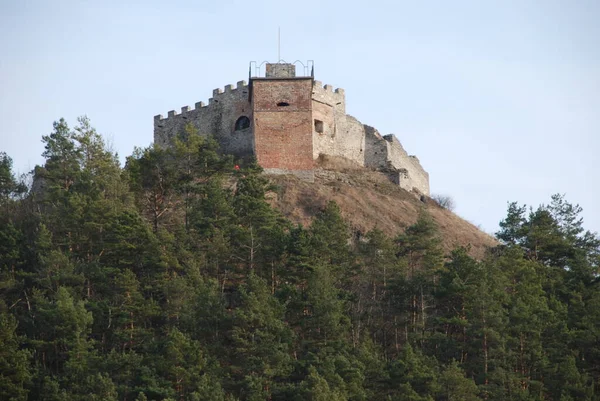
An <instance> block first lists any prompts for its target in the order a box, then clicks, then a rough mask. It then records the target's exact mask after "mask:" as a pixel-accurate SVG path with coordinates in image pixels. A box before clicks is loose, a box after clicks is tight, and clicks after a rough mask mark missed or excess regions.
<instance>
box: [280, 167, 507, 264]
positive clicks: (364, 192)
mask: <svg viewBox="0 0 600 401" xmlns="http://www.w3.org/2000/svg"><path fill="white" fill-rule="evenodd" d="M270 178H271V180H272V182H273V184H274V185H275V186H276V190H275V191H274V192H273V193H272V194H271V195H272V196H271V201H272V203H273V205H274V206H276V207H277V208H278V209H279V210H280V211H281V212H282V213H283V214H284V215H285V216H286V217H288V218H289V219H290V220H292V221H293V222H296V223H301V224H302V225H304V226H307V225H309V224H310V222H311V221H312V219H313V218H314V216H315V215H316V214H317V213H318V212H319V210H321V209H322V208H323V207H324V206H325V205H326V204H327V202H328V201H330V200H333V201H335V202H336V203H337V204H338V205H339V206H340V209H341V210H342V214H343V216H344V218H345V219H346V220H347V221H348V222H349V224H350V226H351V228H352V230H353V231H354V232H358V233H361V234H365V233H366V232H368V231H370V230H372V229H373V228H378V229H380V230H382V231H383V232H385V233H386V234H388V235H391V236H395V235H397V234H399V233H401V232H403V231H404V229H405V228H406V227H408V226H410V225H411V224H413V223H415V222H416V221H417V217H418V215H419V211H420V210H421V209H425V210H426V211H427V212H428V213H429V214H430V215H431V216H432V217H433V219H434V220H435V222H436V223H437V225H438V227H439V229H440V234H441V235H440V237H441V238H442V245H443V247H444V250H445V251H448V252H449V251H450V250H452V249H454V248H456V247H457V246H470V247H471V254H472V256H474V257H476V258H482V257H483V255H484V254H485V251H486V250H487V249H488V248H489V247H493V246H495V245H497V244H498V243H497V241H496V240H495V239H494V238H493V237H492V236H490V235H489V234H487V233H485V232H483V231H481V230H479V229H478V228H477V227H476V226H474V225H473V224H471V223H469V222H468V221H466V220H464V219H462V218H460V217H459V216H457V215H455V214H454V213H452V212H451V211H449V210H446V209H443V208H442V207H440V206H439V205H438V204H437V203H435V202H434V201H432V200H431V199H429V198H423V200H420V199H419V197H418V196H416V195H415V194H412V193H409V192H407V191H405V190H403V189H401V188H399V187H398V186H396V185H394V184H393V183H391V182H389V181H388V180H387V178H386V177H385V176H384V175H383V174H380V173H377V172H374V171H371V170H368V169H365V168H362V167H358V166H356V165H354V164H352V163H351V162H349V161H346V160H343V159H332V158H327V159H323V158H321V159H320V160H319V168H318V169H317V170H316V171H315V182H314V183H310V182H305V181H302V180H299V179H298V178H296V177H294V176H281V175H280V176H271V177H270Z"/></svg>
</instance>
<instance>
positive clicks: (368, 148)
mask: <svg viewBox="0 0 600 401" xmlns="http://www.w3.org/2000/svg"><path fill="white" fill-rule="evenodd" d="M365 134H366V138H365V160H366V166H367V167H371V168H375V169H379V170H382V171H385V172H386V174H388V176H389V177H390V179H391V180H392V181H393V182H395V183H396V184H398V185H400V187H401V188H404V189H406V190H407V191H413V190H416V191H418V192H419V193H422V194H424V195H427V196H429V174H428V173H427V172H426V171H425V170H424V169H423V167H422V166H421V163H420V162H419V159H417V157H416V156H411V155H409V154H408V153H407V152H406V150H404V147H403V146H402V144H401V143H400V141H399V140H398V138H396V137H395V136H394V135H385V136H381V134H380V133H379V132H378V131H377V130H376V129H375V128H373V127H370V126H368V125H365Z"/></svg>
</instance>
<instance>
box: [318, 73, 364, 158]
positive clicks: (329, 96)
mask: <svg viewBox="0 0 600 401" xmlns="http://www.w3.org/2000/svg"><path fill="white" fill-rule="evenodd" d="M312 108H313V120H314V121H313V143H314V145H313V157H314V158H315V159H316V158H318V157H319V155H320V154H326V155H332V156H339V157H345V158H346V159H349V160H352V161H354V162H356V163H358V164H359V165H361V166H364V163H365V157H364V141H365V132H364V128H363V125H362V123H361V122H360V121H358V120H357V119H355V118H354V117H352V116H349V115H347V114H346V98H345V93H344V90H343V89H339V88H338V89H336V90H335V91H334V90H333V87H332V86H331V85H325V86H323V85H322V84H321V82H319V81H314V83H313V90H312ZM320 122H322V123H323V124H322V129H321V124H320Z"/></svg>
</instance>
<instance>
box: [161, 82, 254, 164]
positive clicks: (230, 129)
mask: <svg viewBox="0 0 600 401" xmlns="http://www.w3.org/2000/svg"><path fill="white" fill-rule="evenodd" d="M241 116H246V117H248V118H249V119H250V121H252V108H251V106H250V102H249V87H248V85H247V84H246V82H245V81H240V82H238V83H237V87H235V88H234V87H233V86H232V85H227V86H225V89H224V90H223V89H220V88H219V89H215V90H214V91H213V97H212V98H210V99H209V100H208V104H205V103H204V102H198V103H196V105H195V107H194V108H193V109H191V108H190V107H188V106H185V107H182V108H181V113H177V112H176V111H174V110H171V111H169V114H168V116H167V118H163V116H162V115H157V116H154V143H155V144H157V145H159V146H163V147H164V146H167V145H169V144H170V143H171V142H172V141H173V138H175V137H176V136H177V134H179V133H181V132H183V130H184V128H185V126H186V124H188V123H190V122H191V123H192V124H193V125H194V127H196V129H197V130H198V133H199V134H201V135H212V136H213V137H214V138H215V139H216V140H217V141H218V142H219V144H220V146H221V149H222V150H223V152H225V153H231V154H235V155H237V156H245V155H248V154H252V151H253V149H252V139H253V138H252V129H251V128H247V129H244V130H239V131H236V130H235V122H236V121H237V119H238V118H240V117H241Z"/></svg>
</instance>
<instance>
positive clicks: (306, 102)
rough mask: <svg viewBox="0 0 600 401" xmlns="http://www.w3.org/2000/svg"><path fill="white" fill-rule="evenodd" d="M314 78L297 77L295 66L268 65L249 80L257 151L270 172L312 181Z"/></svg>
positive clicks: (255, 149)
mask: <svg viewBox="0 0 600 401" xmlns="http://www.w3.org/2000/svg"><path fill="white" fill-rule="evenodd" d="M312 90H313V78H312V77H297V76H296V68H295V65H293V64H267V65H266V74H265V77H257V78H251V79H250V103H251V108H252V131H253V132H254V152H255V156H256V159H257V161H258V163H259V164H260V165H261V166H262V167H263V168H264V170H265V172H267V173H292V174H295V175H297V176H300V177H302V178H304V179H308V180H311V181H312V180H313V179H314V173H313V167H314V159H313V120H312Z"/></svg>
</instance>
